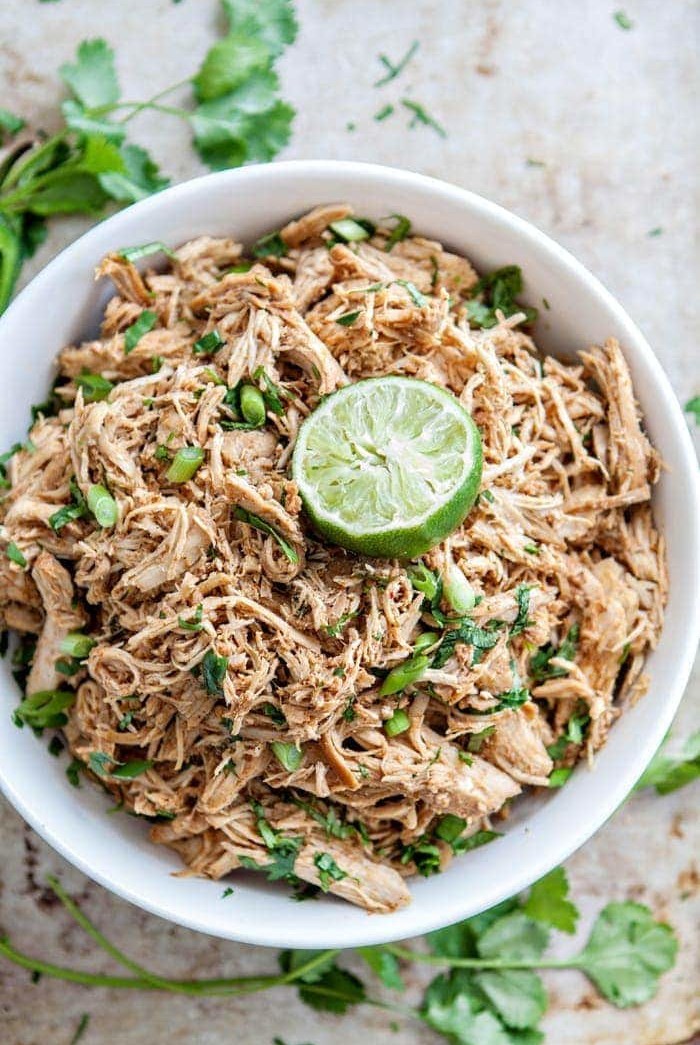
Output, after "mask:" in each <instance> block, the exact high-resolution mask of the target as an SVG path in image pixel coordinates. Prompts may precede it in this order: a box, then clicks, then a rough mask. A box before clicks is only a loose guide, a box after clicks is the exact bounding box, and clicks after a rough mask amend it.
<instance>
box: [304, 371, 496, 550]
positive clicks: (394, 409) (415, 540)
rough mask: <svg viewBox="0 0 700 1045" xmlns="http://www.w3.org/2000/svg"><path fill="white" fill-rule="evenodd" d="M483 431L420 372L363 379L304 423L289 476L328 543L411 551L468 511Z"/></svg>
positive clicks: (442, 534)
mask: <svg viewBox="0 0 700 1045" xmlns="http://www.w3.org/2000/svg"><path fill="white" fill-rule="evenodd" d="M481 466H482V452H481V437H480V435H479V431H478V429H477V427H476V425H475V424H474V422H473V421H472V419H471V417H470V415H469V414H468V413H467V411H466V410H465V409H464V408H463V407H462V405H461V404H460V403H459V401H458V400H457V399H456V398H455V397H454V396H453V395H452V394H451V393H450V392H448V391H446V390H445V389H443V388H440V387H438V386H437V385H432V384H429V383H428V382H425V381H421V380H419V379H417V378H407V377H398V376H391V377H380V378H367V379H365V380H363V381H358V382H356V383H354V384H351V385H346V386H344V387H343V388H341V389H339V390H338V391H336V392H334V393H332V394H331V395H330V396H328V397H327V398H326V399H324V400H323V402H322V403H321V404H320V405H319V406H318V407H317V409H316V410H315V411H314V412H313V413H312V414H311V415H310V416H309V417H308V418H307V419H306V420H305V421H304V423H303V424H302V426H301V429H300V431H299V435H298V437H297V443H296V446H295V449H294V455H293V459H292V474H293V478H294V481H295V482H296V484H297V487H298V489H299V493H300V495H301V498H302V501H303V503H304V506H305V509H306V511H307V514H308V515H309V517H310V519H311V521H312V522H313V524H314V526H315V528H316V529H317V530H318V532H319V533H320V534H321V535H322V536H323V537H325V538H326V539H327V540H329V541H331V542H333V543H335V544H339V545H341V546H342V547H344V548H348V549H350V550H352V551H355V552H358V553H360V554H364V555H370V556H379V557H390V558H394V557H399V558H414V557H415V556H417V555H421V554H423V552H425V551H427V550H428V548H430V547H432V546H433V545H435V544H437V543H439V542H440V541H441V540H444V538H445V537H446V536H448V534H449V533H451V532H452V530H454V529H455V528H456V527H457V526H459V525H460V523H461V522H462V521H463V519H464V518H465V516H466V514H467V512H468V511H469V509H470V508H471V506H472V504H473V503H474V500H475V498H476V495H477V493H478V490H479V485H480V482H481Z"/></svg>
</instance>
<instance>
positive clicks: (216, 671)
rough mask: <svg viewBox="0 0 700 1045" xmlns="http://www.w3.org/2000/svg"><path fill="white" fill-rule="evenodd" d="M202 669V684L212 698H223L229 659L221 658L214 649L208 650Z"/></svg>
mask: <svg viewBox="0 0 700 1045" xmlns="http://www.w3.org/2000/svg"><path fill="white" fill-rule="evenodd" d="M201 667H202V682H203V683H204V688H205V689H206V691H207V693H208V694H209V695H210V696H212V697H221V696H223V693H224V679H225V678H226V671H227V670H228V657H219V656H218V655H217V654H216V653H215V652H214V650H213V649H208V650H207V652H206V653H205V654H204V658H203V660H202V665H201Z"/></svg>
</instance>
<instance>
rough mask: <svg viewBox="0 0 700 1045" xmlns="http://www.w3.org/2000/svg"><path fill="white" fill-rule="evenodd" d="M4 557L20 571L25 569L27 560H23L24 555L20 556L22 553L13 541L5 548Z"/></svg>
mask: <svg viewBox="0 0 700 1045" xmlns="http://www.w3.org/2000/svg"><path fill="white" fill-rule="evenodd" d="M5 555H6V556H7V558H8V559H9V560H10V562H14V564H15V565H16V566H19V567H20V568H21V569H25V567H26V565H27V560H26V559H25V557H24V555H22V552H21V551H20V550H19V548H18V547H17V545H16V544H15V542H14V541H10V543H9V544H8V545H7V547H6V548H5Z"/></svg>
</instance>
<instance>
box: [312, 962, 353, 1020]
mask: <svg viewBox="0 0 700 1045" xmlns="http://www.w3.org/2000/svg"><path fill="white" fill-rule="evenodd" d="M299 997H300V998H301V1000H302V1001H303V1002H305V1003H306V1004H307V1005H309V1006H311V1008H312V1009H316V1010H317V1011H319V1012H335V1013H337V1014H338V1015H342V1014H343V1013H345V1012H347V1011H348V1009H349V1008H350V1006H351V1005H358V1004H359V1003H360V1002H363V1001H364V1000H365V988H364V984H363V983H362V981H361V980H359V979H358V978H357V976H354V975H353V974H352V973H351V972H348V971H347V969H341V968H340V966H338V965H331V967H330V968H329V969H328V971H327V972H325V973H324V974H323V975H322V976H320V977H319V978H318V979H317V980H315V981H314V982H313V983H308V984H306V983H305V984H300V985H299Z"/></svg>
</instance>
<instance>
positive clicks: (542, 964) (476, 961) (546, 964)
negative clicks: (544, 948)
mask: <svg viewBox="0 0 700 1045" xmlns="http://www.w3.org/2000/svg"><path fill="white" fill-rule="evenodd" d="M384 950H385V951H388V953H389V954H393V955H394V957H395V958H403V959H405V960H406V961H410V962H421V963H422V964H424V965H441V966H443V967H444V966H447V967H449V968H450V969H578V968H579V965H578V963H577V961H576V959H575V957H574V958H571V959H569V960H568V961H556V960H555V959H554V958H550V959H545V958H538V959H537V960H536V961H530V962H516V961H511V960H509V959H508V958H502V959H498V958H495V959H489V958H448V957H445V956H444V955H441V954H424V953H422V952H421V951H412V950H411V949H410V948H408V947H401V946H400V945H399V944H395V943H388V944H386V945H385V947H384Z"/></svg>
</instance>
